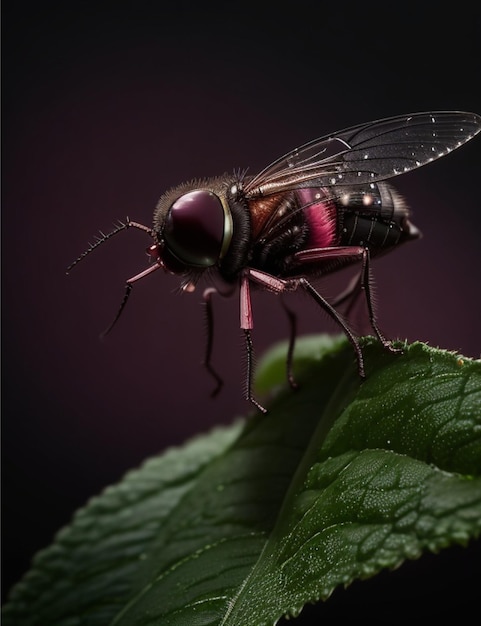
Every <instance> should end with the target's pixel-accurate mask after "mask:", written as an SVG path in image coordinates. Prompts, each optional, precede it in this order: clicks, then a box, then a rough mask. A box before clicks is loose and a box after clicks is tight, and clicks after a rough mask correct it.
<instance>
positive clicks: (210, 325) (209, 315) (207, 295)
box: [202, 287, 224, 397]
mask: <svg viewBox="0 0 481 626" xmlns="http://www.w3.org/2000/svg"><path fill="white" fill-rule="evenodd" d="M214 293H218V292H217V289H215V288H214V287H209V288H208V289H206V290H205V291H204V294H203V296H202V297H203V299H204V302H205V312H206V321H207V344H206V348H205V359H204V367H205V368H206V369H207V371H208V372H209V374H211V376H212V377H213V378H214V379H215V381H216V386H215V388H214V389H213V391H212V393H211V396H212V397H214V396H216V395H217V394H218V393H219V391H220V390H221V388H222V385H223V384H224V381H223V380H222V378H221V377H220V376H219V374H218V373H217V372H216V371H215V369H214V368H213V367H212V365H211V357H212V346H213V344H214V311H213V307H212V295H213V294H214Z"/></svg>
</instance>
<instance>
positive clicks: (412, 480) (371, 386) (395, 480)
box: [3, 336, 481, 626]
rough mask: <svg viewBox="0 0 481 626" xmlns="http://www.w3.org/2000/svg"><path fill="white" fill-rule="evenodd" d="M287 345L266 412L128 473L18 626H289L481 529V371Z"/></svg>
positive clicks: (330, 343) (45, 558) (31, 586)
mask: <svg viewBox="0 0 481 626" xmlns="http://www.w3.org/2000/svg"><path fill="white" fill-rule="evenodd" d="M285 353H286V346H285V345H284V346H282V347H278V348H276V349H275V350H274V351H272V352H271V353H270V354H269V355H268V356H267V357H266V359H265V361H264V364H263V366H262V367H261V368H260V371H259V374H258V386H259V389H260V390H263V391H264V392H266V390H267V389H270V390H271V391H270V393H271V395H272V397H271V400H270V411H269V413H268V414H267V415H266V416H259V415H256V416H254V417H252V418H250V419H249V420H248V421H247V422H245V423H242V422H239V423H236V424H233V425H232V426H229V427H225V428H222V429H217V430H215V431H213V432H212V433H210V434H208V435H205V436H202V437H198V438H197V439H195V440H193V441H192V442H190V443H188V444H187V445H186V446H185V447H183V448H181V449H177V450H170V451H168V452H166V453H165V454H164V455H162V456H160V457H159V458H157V459H153V460H151V461H148V462H147V463H146V464H145V465H144V466H143V467H142V468H140V469H139V470H136V471H134V472H131V473H130V474H128V475H127V476H126V477H125V479H124V480H123V481H122V482H121V483H120V484H119V485H118V486H116V487H111V488H109V489H107V490H106V491H105V492H104V493H103V494H102V495H101V496H99V497H97V498H95V499H93V500H92V501H91V502H90V503H89V504H88V505H87V506H86V507H85V508H84V509H83V510H81V511H80V512H79V513H78V514H77V515H76V516H75V518H74V520H73V522H72V524H71V525H70V526H69V527H68V528H67V529H65V530H63V531H61V532H60V533H59V535H58V536H57V538H56V541H55V543H54V544H53V545H52V546H51V547H50V548H48V549H46V550H44V551H43V552H41V553H40V554H39V555H38V556H37V558H36V559H35V561H34V564H33V567H32V569H31V571H30V572H29V573H28V574H27V576H26V577H25V578H24V580H23V581H21V582H20V583H19V584H18V585H17V586H16V587H15V588H14V590H13V592H12V594H11V597H10V599H9V602H8V603H7V605H6V607H5V608H4V612H3V624H4V626H11V625H15V626H23V625H27V624H28V625H31V626H34V625H37V624H39V625H40V624H42V625H45V624H48V625H49V626H50V625H55V626H66V625H69V626H70V625H73V624H80V623H81V624H89V625H91V624H92V625H94V624H103V625H105V624H109V623H110V624H112V625H114V624H115V625H116V626H119V625H122V626H124V625H125V626H127V625H128V626H137V625H149V626H154V625H169V626H176V625H189V626H190V625H198V626H200V625H205V626H206V625H224V626H227V625H228V626H234V625H242V626H245V625H246V624H249V625H255V626H263V625H271V624H275V623H276V622H277V621H278V620H279V619H280V618H281V617H282V616H283V615H291V616H295V615H297V614H298V613H299V612H300V611H301V610H302V607H303V606H304V605H305V604H306V603H308V602H315V601H317V600H319V599H326V598H328V597H329V595H330V594H331V593H332V591H333V590H334V589H335V588H336V587H338V586H340V585H346V584H349V583H350V582H352V581H354V580H356V579H363V578H368V577H371V576H374V575H375V574H377V573H378V572H380V571H381V570H383V569H385V568H392V567H396V566H398V565H400V564H401V563H402V562H403V561H404V560H405V559H413V558H417V557H418V556H419V555H420V554H422V552H423V551H428V550H429V551H438V550H439V549H441V548H444V547H447V546H449V545H453V544H456V543H460V544H466V543H467V541H468V540H469V539H470V538H473V537H476V536H478V535H479V534H480V532H481V437H480V433H481V362H480V361H473V360H470V359H467V358H464V357H460V356H459V355H456V354H452V353H449V352H444V351H441V350H435V349H432V348H429V347H427V346H425V345H423V344H420V343H416V344H413V345H410V346H404V354H403V355H402V356H399V355H393V354H390V353H387V352H386V351H384V350H382V348H381V347H380V346H379V345H378V344H377V343H376V342H374V340H371V339H367V340H365V342H364V354H365V358H366V364H367V374H368V378H367V380H366V381H365V382H364V383H362V384H360V382H359V380H358V376H357V373H356V370H355V366H354V358H353V354H352V350H351V348H350V346H348V345H347V344H346V342H345V341H344V340H342V339H337V338H336V339H332V338H327V337H325V336H321V337H310V338H306V339H305V340H303V341H300V342H299V346H298V348H297V352H296V355H297V357H296V373H297V376H298V378H299V380H300V383H301V388H300V390H299V391H298V392H295V393H294V392H291V391H290V390H286V389H285V388H284V387H283V386H282V385H281V380H282V379H283V376H284V374H283V371H282V370H283V365H282V364H283V363H284V362H285Z"/></svg>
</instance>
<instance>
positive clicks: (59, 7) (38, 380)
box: [3, 0, 481, 589]
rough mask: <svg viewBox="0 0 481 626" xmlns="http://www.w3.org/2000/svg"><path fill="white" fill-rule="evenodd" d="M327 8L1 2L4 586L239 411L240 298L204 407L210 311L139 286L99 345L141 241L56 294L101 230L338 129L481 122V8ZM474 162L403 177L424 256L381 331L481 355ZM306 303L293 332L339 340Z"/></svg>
mask: <svg viewBox="0 0 481 626" xmlns="http://www.w3.org/2000/svg"><path fill="white" fill-rule="evenodd" d="M321 4H322V3H307V2H303V1H300V2H295V3H288V4H287V5H286V6H285V8H281V6H282V5H281V4H279V3H272V5H273V6H272V10H269V8H268V7H269V6H270V4H267V5H266V4H262V3H252V5H251V4H250V3H247V4H240V3H235V4H232V5H226V6H225V8H224V9H222V10H216V9H213V8H205V9H203V8H200V7H201V4H199V5H196V4H195V3H194V7H196V8H193V7H192V6H191V5H190V4H189V3H183V2H178V3H175V8H167V5H166V4H164V3H161V2H151V3H147V2H132V3H115V4H112V5H111V7H110V6H109V3H105V2H103V3H102V2H101V3H78V2H70V3H60V2H58V3H57V2H48V1H46V2H45V1H44V2H41V3H37V4H36V5H32V6H29V7H28V8H27V7H25V6H24V5H23V3H17V2H13V1H12V0H7V2H4V3H3V14H4V15H3V30H4V34H3V65H4V71H3V79H4V85H3V331H4V332H3V532H4V541H3V559H4V566H3V583H4V588H5V589H8V587H9V586H10V585H11V583H13V582H15V581H16V580H18V578H19V577H20V576H21V575H22V573H23V572H24V571H26V569H27V568H28V566H29V561H30V558H31V556H32V555H33V554H34V552H35V551H36V550H38V549H39V548H41V547H44V546H46V545H48V544H49V543H50V542H51V540H52V537H53V534H54V532H55V531H56V530H57V529H59V528H60V527H61V526H62V525H64V524H66V523H68V522H69V520H70V518H71V515H72V512H73V511H74V510H75V509H77V508H78V507H80V506H82V505H83V504H84V503H85V502H86V500H87V499H88V498H89V497H90V496H91V495H94V494H96V493H98V492H99V491H100V490H101V489H102V488H103V487H104V486H106V485H108V484H111V483H113V482H116V481H118V480H119V479H120V477H121V476H122V475H123V473H124V472H125V471H126V470H127V469H129V468H131V467H135V466H137V465H138V464H139V463H140V462H141V461H142V460H143V459H144V458H145V457H148V456H149V455H153V454H156V453H158V452H159V451H161V450H163V449H164V448H165V447H166V446H169V445H173V444H181V443H182V442H183V441H184V440H185V439H186V438H188V437H190V436H192V435H193V434H195V433H198V432H202V431H207V430H208V429H209V428H210V427H211V426H213V425H214V424H218V423H228V422H230V421H231V419H232V417H233V416H234V415H236V414H239V413H240V412H243V411H245V410H247V409H248V408H249V407H248V406H247V405H246V403H245V402H244V401H243V399H242V389H243V384H242V370H243V367H242V364H243V362H242V356H241V355H242V341H241V335H240V332H239V330H238V313H237V304H236V300H233V301H226V302H220V303H218V306H217V309H216V310H217V313H218V316H217V320H218V324H217V332H218V335H217V339H218V341H217V343H216V350H215V354H214V357H215V362H216V363H217V364H218V367H219V368H220V369H221V370H222V372H223V373H224V376H225V387H224V390H223V393H222V394H221V395H220V397H219V398H218V399H217V400H215V401H213V400H211V399H210V398H209V391H210V389H211V388H212V381H211V379H210V378H209V377H208V375H207V374H206V373H205V372H204V370H203V369H202V368H201V367H200V362H201V360H202V358H203V349H204V332H203V331H204V321H203V317H202V308H201V304H200V293H195V294H193V295H177V294H175V293H174V291H175V288H176V285H177V281H176V279H175V278H173V277H168V276H165V275H162V274H161V273H160V272H159V273H157V274H154V275H153V276H151V277H149V278H146V279H145V280H144V281H142V282H141V283H139V284H138V285H137V286H136V288H135V290H134V292H133V294H132V298H131V302H129V306H128V308H127V310H126V312H125V315H124V316H123V318H122V320H121V322H120V323H119V325H118V326H117V328H116V329H115V331H114V332H113V333H112V334H111V335H110V336H109V337H108V339H107V340H105V341H103V342H101V341H99V339H98V335H99V332H100V331H101V330H103V329H104V328H105V326H106V325H107V324H108V323H109V322H110V321H111V319H112V316H113V315H114V314H115V312H116V310H117V307H118V305H119V302H120V300H121V298H122V294H123V286H124V281H125V279H126V278H128V277H130V276H132V275H133V274H135V273H137V272H138V271H140V270H141V269H143V268H144V267H146V264H147V259H146V257H145V254H144V250H145V248H146V246H147V245H149V240H148V238H147V237H146V236H144V235H143V233H140V232H129V233H125V234H121V235H119V236H118V237H117V238H116V239H115V240H113V241H112V242H110V243H109V244H107V245H105V246H103V247H102V248H101V249H99V250H98V251H97V252H96V253H95V254H94V255H92V256H91V257H90V258H89V259H88V260H86V261H85V262H84V263H83V264H82V265H80V266H79V267H78V268H76V270H75V271H74V272H73V273H72V274H71V275H70V276H69V277H66V275H65V268H66V266H67V265H68V264H69V263H70V262H71V261H72V260H73V259H74V258H75V257H76V256H77V255H78V254H79V253H80V252H82V251H83V250H84V249H85V248H86V246H87V242H88V241H89V240H92V238H93V236H94V235H95V233H96V232H97V230H98V229H103V230H108V229H109V228H110V227H111V225H112V223H113V222H114V221H116V220H118V219H124V218H125V216H127V215H128V216H129V217H131V218H132V219H134V220H137V221H140V222H143V223H144V224H147V225H150V222H151V216H152V210H153V208H154V206H155V204H156V202H157V200H158V197H159V196H160V194H161V193H162V192H163V191H164V190H166V188H168V187H170V186H172V185H176V184H178V183H180V182H182V181H185V180H189V179H191V178H194V177H203V176H211V175H216V174H221V173H223V172H224V171H232V170H233V169H234V168H245V167H249V168H250V171H251V172H255V171H256V170H258V169H260V168H261V167H263V166H264V165H266V164H267V163H268V162H269V161H271V160H273V159H274V158H276V157H277V156H279V155H280V154H282V153H284V152H286V151H287V150H288V149H290V148H293V147H294V146H296V145H299V144H301V143H303V142H305V141H307V140H310V139H313V138H314V137H316V136H320V135H324V134H326V133H328V132H331V131H334V130H337V129H340V128H344V127H347V126H350V125H352V124H357V123H360V122H364V121H368V120H371V119H376V118H380V117H385V116H389V115H395V114H401V113H408V112H414V111H421V110H433V109H463V110H472V111H476V112H478V113H479V112H481V100H480V97H479V58H480V44H479V41H480V38H481V28H480V13H479V8H477V7H476V6H473V5H472V4H469V10H468V8H467V7H468V3H466V9H465V10H463V9H462V6H460V5H459V3H457V4H456V7H455V13H456V15H453V14H452V12H446V14H445V15H439V14H438V15H436V14H435V13H433V12H432V11H431V9H430V10H429V11H426V14H425V15H423V14H422V12H420V10H419V9H416V11H415V12H414V11H413V12H410V11H409V10H408V8H405V9H404V11H403V12H402V13H401V12H399V15H396V13H395V12H394V10H393V9H392V7H391V6H390V5H386V9H385V13H373V12H372V11H369V10H368V9H367V8H365V5H364V3H359V7H361V4H362V7H364V8H362V9H361V8H358V9H355V10H351V9H350V10H349V11H348V10H347V8H346V6H345V5H342V6H341V5H340V4H339V5H338V6H339V7H340V8H339V9H336V8H334V7H331V8H329V9H323V10H322V11H321V10H320V9H319V8H318V7H319V6H320V5H321ZM334 4H337V3H334ZM376 6H377V5H376ZM379 6H380V5H379ZM262 7H264V8H262ZM274 7H276V8H275V9H274ZM316 7H317V8H316ZM403 7H404V5H403ZM279 11H281V12H279ZM282 11H284V12H282ZM292 11H294V12H292ZM376 11H379V9H378V8H376ZM480 155H481V144H480V142H479V139H478V140H476V141H473V142H472V143H471V144H468V145H467V146H465V147H464V148H462V149H461V150H460V151H458V152H456V153H455V154H453V155H450V156H449V157H447V158H445V159H442V160H441V161H439V162H437V163H436V164H434V165H432V166H429V167H426V168H424V169H422V170H420V171H417V172H414V173H411V174H409V175H406V176H404V177H401V178H400V179H398V180H397V186H398V187H399V188H400V190H401V191H402V192H403V193H404V194H405V195H406V196H407V197H408V199H409V203H410V204H411V206H412V208H413V210H414V213H415V217H414V222H415V223H416V225H417V226H418V227H419V228H420V229H421V230H422V231H423V233H424V238H423V239H422V240H421V241H420V242H417V243H413V244H410V245H409V246H406V247H405V248H404V249H400V250H399V251H397V252H396V253H394V254H393V255H392V256H389V257H387V258H386V259H383V260H382V261H380V262H379V264H378V265H375V275H376V285H377V292H378V296H379V298H378V299H379V317H380V322H381V325H382V327H383V328H384V330H385V331H386V333H387V334H388V335H389V336H391V337H400V338H407V339H409V340H416V339H420V340H423V341H427V342H429V343H430V344H432V345H439V346H441V347H445V348H449V349H453V350H459V351H461V352H462V353H464V354H466V355H468V356H473V357H479V355H480V352H481V332H480V327H479V314H480V313H479V312H480V290H479V278H480V266H481V245H480V244H481V213H480V211H479V208H480V206H479V205H480V193H479V176H480V168H479V165H480V161H481V159H480ZM332 289H334V287H332ZM299 300H300V306H299V310H300V311H301V318H300V325H301V331H302V332H313V331H319V332H322V331H332V330H335V329H334V327H333V326H332V325H331V324H330V322H329V321H328V320H326V319H325V317H324V316H323V315H321V314H319V313H318V311H316V310H315V309H314V307H313V306H311V305H308V304H307V303H306V302H305V301H304V299H302V298H300V299H298V301H299ZM254 313H255V319H256V329H255V341H256V346H257V350H258V353H261V352H262V351H263V350H264V349H265V348H266V347H267V346H268V345H269V344H271V343H272V342H273V341H276V340H278V339H281V338H283V337H285V336H286V322H285V319H284V316H283V313H282V311H281V310H280V307H278V302H277V301H276V298H275V297H274V296H266V295H264V294H261V295H259V297H256V299H255V302H254ZM219 314H220V315H219Z"/></svg>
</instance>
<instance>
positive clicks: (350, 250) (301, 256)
mask: <svg viewBox="0 0 481 626" xmlns="http://www.w3.org/2000/svg"><path fill="white" fill-rule="evenodd" d="M335 258H344V259H348V258H351V259H356V258H357V259H360V260H361V263H362V266H361V273H360V276H359V278H358V279H355V280H354V281H353V282H351V284H350V285H349V286H348V288H347V289H346V291H344V293H342V294H341V295H340V296H338V297H337V298H336V300H335V304H334V305H333V306H338V305H339V304H341V303H342V302H345V301H347V300H348V299H349V298H352V300H351V302H350V303H349V306H348V309H347V311H348V312H349V311H350V310H351V308H352V305H353V304H354V303H355V301H356V298H357V297H358V295H359V293H360V291H364V293H365V295H366V304H367V309H368V313H369V322H370V324H371V327H372V329H373V331H374V333H375V335H376V337H377V338H378V339H379V341H380V342H381V343H382V345H383V347H385V348H387V349H388V350H390V351H391V352H401V350H398V349H397V348H393V346H392V344H391V342H390V341H389V340H388V339H386V338H385V337H384V335H383V334H382V333H381V331H380V329H379V327H378V325H377V321H376V316H375V314H374V306H373V302H372V294H371V280H372V279H371V264H370V260H371V255H370V253H369V249H368V248H363V247H361V246H339V247H337V248H336V247H332V248H313V249H311V250H303V251H301V252H298V253H296V255H295V259H296V260H297V261H300V262H309V263H312V262H315V261H326V260H329V259H335ZM336 315H337V316H338V317H339V320H340V319H341V318H340V316H339V314H338V313H337V312H336ZM346 334H347V333H346ZM348 337H349V335H348Z"/></svg>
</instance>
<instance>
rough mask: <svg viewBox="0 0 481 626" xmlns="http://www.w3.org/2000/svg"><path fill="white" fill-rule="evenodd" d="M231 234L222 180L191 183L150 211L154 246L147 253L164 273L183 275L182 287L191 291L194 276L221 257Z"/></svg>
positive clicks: (175, 189)
mask: <svg viewBox="0 0 481 626" xmlns="http://www.w3.org/2000/svg"><path fill="white" fill-rule="evenodd" d="M232 235H233V219H232V214H231V210H230V208H229V203H228V200H227V194H226V184H225V179H224V178H219V179H213V180H209V181H192V182H190V183H184V184H182V185H180V186H178V187H175V188H173V189H171V190H169V191H167V192H166V193H165V194H164V195H163V196H162V197H161V198H160V200H159V202H158V204H157V207H156V209H155V211H154V227H153V237H154V241H155V242H156V243H154V245H153V246H151V247H150V248H149V249H148V253H149V254H150V255H151V256H152V257H153V258H154V260H155V261H156V262H157V263H158V264H160V265H161V266H162V267H163V268H164V269H165V270H166V271H168V272H171V273H173V274H180V275H184V276H186V277H187V280H186V282H185V283H184V286H183V288H184V289H187V290H192V285H195V282H196V280H197V279H198V277H199V276H200V275H201V274H202V273H203V272H204V271H205V270H207V269H210V268H214V267H216V266H218V264H219V263H220V262H221V261H222V259H223V258H224V257H225V255H226V253H227V251H228V250H229V246H230V243H231V240H232ZM189 286H190V288H189Z"/></svg>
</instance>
